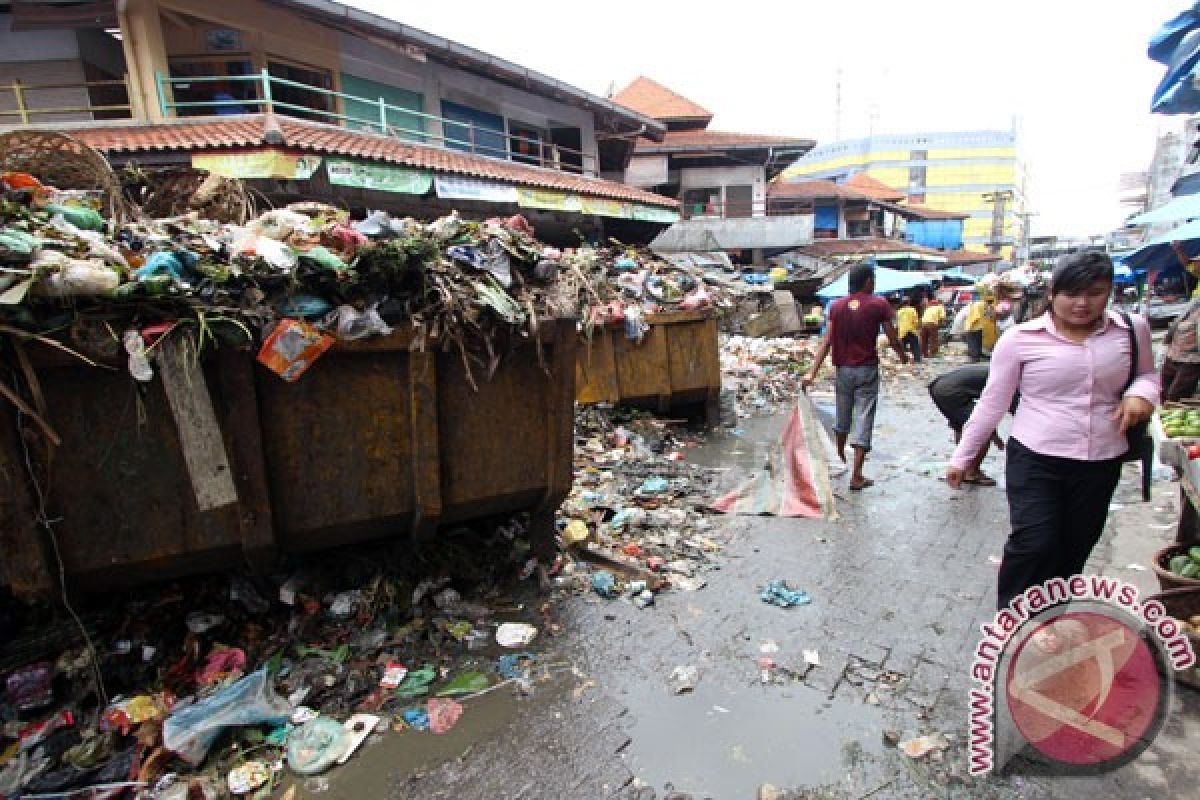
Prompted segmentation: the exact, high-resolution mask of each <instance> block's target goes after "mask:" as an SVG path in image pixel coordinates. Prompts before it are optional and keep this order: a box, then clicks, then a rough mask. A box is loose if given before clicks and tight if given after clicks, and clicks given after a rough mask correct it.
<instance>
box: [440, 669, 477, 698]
mask: <svg viewBox="0 0 1200 800" xmlns="http://www.w3.org/2000/svg"><path fill="white" fill-rule="evenodd" d="M490 685H491V683H490V682H489V681H488V676H487V675H485V674H484V673H482V672H464V673H462V674H461V675H457V676H455V678H454V680H452V681H450V682H449V683H447V684H446V685H445V686H443V687H442V688H441V689H438V690H437V692H436V693H435V694H436V696H437V697H458V696H460V695H464V694H475V693H476V692H482V691H483V690H484V689H486V688H488V687H489V686H490Z"/></svg>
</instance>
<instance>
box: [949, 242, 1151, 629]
mask: <svg viewBox="0 0 1200 800" xmlns="http://www.w3.org/2000/svg"><path fill="white" fill-rule="evenodd" d="M1112 283H1113V265H1112V261H1111V260H1110V259H1109V257H1108V256H1107V255H1105V254H1104V253H1100V252H1095V251H1087V252H1082V253H1072V254H1070V255H1067V256H1063V258H1062V259H1060V260H1059V262H1058V264H1057V266H1055V268H1054V272H1053V273H1052V276H1051V279H1050V304H1049V308H1048V309H1047V311H1046V313H1045V314H1043V315H1042V316H1040V317H1038V318H1036V319H1032V320H1030V321H1028V322H1023V323H1021V324H1020V325H1017V326H1015V327H1014V328H1012V329H1011V330H1009V331H1008V332H1007V333H1005V334H1004V336H1002V337H1001V338H1000V340H999V342H998V343H997V344H996V349H995V352H994V353H993V354H992V363H991V370H990V372H989V375H988V382H987V386H986V388H984V390H983V396H982V397H980V399H979V403H978V404H976V406H975V411H974V413H972V414H971V419H970V421H968V422H967V425H966V428H965V429H964V430H963V435H962V439H961V441H960V442H959V444H958V448H957V449H956V450H955V451H954V457H953V459H951V462H950V468H949V470H948V471H947V473H946V482H947V483H948V484H949V485H950V486H951V487H953V488H955V489H957V488H959V486H960V485H961V484H962V479H963V474H964V470H966V468H967V467H968V465H969V464H970V463H971V458H972V457H973V456H974V454H975V453H978V452H979V449H980V448H981V447H983V445H984V443H985V442H986V441H987V440H988V438H989V437H990V436H991V435H992V432H993V431H995V430H996V425H997V424H998V423H999V422H1000V419H1001V417H1003V416H1004V414H1005V413H1006V412H1007V411H1008V409H1009V406H1010V404H1011V403H1012V399H1013V393H1014V392H1017V391H1019V392H1020V393H1021V404H1020V406H1019V407H1018V408H1017V413H1016V414H1015V416H1014V417H1013V424H1012V430H1011V435H1010V438H1009V444H1008V463H1007V466H1006V469H1005V477H1006V481H1007V485H1008V510H1009V519H1010V523H1011V525H1012V533H1011V534H1010V535H1009V537H1008V542H1007V543H1006V544H1005V546H1004V560H1003V561H1002V562H1001V564H1000V575H999V579H998V590H997V595H998V600H999V603H998V605H999V607H1000V608H1004V607H1005V606H1007V605H1008V603H1009V601H1010V600H1012V598H1014V597H1016V596H1017V595H1019V594H1020V593H1021V592H1023V591H1025V590H1026V589H1028V588H1029V587H1031V586H1034V585H1036V584H1040V583H1043V582H1044V581H1046V580H1049V579H1050V578H1054V577H1068V576H1071V575H1075V574H1078V573H1079V572H1080V571H1082V570H1083V567H1084V564H1085V563H1086V562H1087V559H1088V556H1089V555H1090V554H1091V552H1092V548H1093V547H1095V545H1096V542H1097V541H1098V540H1099V538H1100V534H1101V533H1102V532H1103V531H1104V522H1105V519H1106V517H1107V515H1108V506H1109V503H1110V501H1111V500H1112V495H1113V492H1114V491H1115V490H1116V488H1117V480H1118V478H1119V477H1120V474H1121V463H1122V456H1124V455H1125V452H1126V450H1127V449H1128V443H1127V440H1126V437H1125V432H1126V430H1128V429H1129V428H1130V427H1131V426H1133V425H1136V424H1137V423H1139V422H1142V421H1144V420H1146V419H1148V418H1149V417H1150V415H1151V414H1152V413H1154V407H1155V406H1156V405H1157V404H1158V400H1159V378H1158V373H1157V372H1156V371H1155V369H1154V355H1153V352H1152V351H1151V342H1150V327H1149V325H1148V324H1147V323H1146V321H1145V319H1143V318H1142V317H1140V316H1135V317H1123V316H1121V315H1120V314H1118V313H1117V312H1114V311H1108V310H1107V307H1108V299H1109V296H1110V295H1111V294H1112ZM1131 324H1132V326H1133V327H1132V335H1133V336H1136V337H1137V352H1138V364H1137V368H1136V374H1135V377H1134V380H1133V382H1132V383H1129V375H1130V367H1131V364H1130V361H1131V358H1132V354H1133V343H1132V341H1131V339H1132V336H1131V330H1130V325H1131Z"/></svg>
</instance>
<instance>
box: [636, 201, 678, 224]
mask: <svg viewBox="0 0 1200 800" xmlns="http://www.w3.org/2000/svg"><path fill="white" fill-rule="evenodd" d="M633 218H634V219H640V220H643V221H645V222H668V223H669V222H678V221H679V212H678V211H675V210H674V209H671V208H660V207H658V206H643V205H635V206H634V207H633Z"/></svg>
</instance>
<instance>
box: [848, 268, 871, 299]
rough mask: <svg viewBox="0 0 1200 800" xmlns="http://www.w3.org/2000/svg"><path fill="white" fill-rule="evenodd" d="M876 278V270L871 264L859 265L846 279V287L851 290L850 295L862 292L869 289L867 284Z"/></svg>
mask: <svg viewBox="0 0 1200 800" xmlns="http://www.w3.org/2000/svg"><path fill="white" fill-rule="evenodd" d="M874 277H875V268H874V267H872V266H871V265H870V264H859V265H858V266H857V267H855V268H854V269H852V270H850V274H849V275H848V276H847V277H846V285H847V286H848V287H849V289H850V293H851V294H853V293H854V292H861V291H862V290H863V289H865V288H867V284H868V283H870V282H871V279H873V278H874Z"/></svg>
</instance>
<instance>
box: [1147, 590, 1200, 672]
mask: <svg viewBox="0 0 1200 800" xmlns="http://www.w3.org/2000/svg"><path fill="white" fill-rule="evenodd" d="M1151 600H1157V601H1158V602H1160V603H1162V604H1163V608H1165V609H1166V610H1167V613H1168V614H1170V615H1171V616H1172V617H1174V618H1175V619H1178V620H1183V621H1185V622H1186V621H1187V620H1188V619H1189V618H1190V617H1193V616H1195V615H1197V614H1200V589H1168V590H1167V591H1165V592H1162V593H1160V594H1156V595H1152V596H1150V597H1148V598H1146V601H1147V602H1149V601H1151ZM1188 639H1189V640H1190V641H1191V643H1192V649H1193V650H1195V651H1196V652H1200V636H1197V635H1196V634H1195V633H1191V632H1189V633H1188ZM1175 680H1177V681H1178V682H1179V683H1182V684H1184V685H1185V686H1190V687H1192V688H1193V689H1200V667H1196V666H1193V667H1188V668H1187V669H1184V670H1180V671H1179V672H1177V673H1175Z"/></svg>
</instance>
